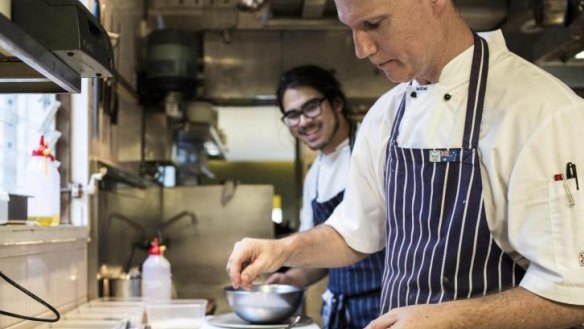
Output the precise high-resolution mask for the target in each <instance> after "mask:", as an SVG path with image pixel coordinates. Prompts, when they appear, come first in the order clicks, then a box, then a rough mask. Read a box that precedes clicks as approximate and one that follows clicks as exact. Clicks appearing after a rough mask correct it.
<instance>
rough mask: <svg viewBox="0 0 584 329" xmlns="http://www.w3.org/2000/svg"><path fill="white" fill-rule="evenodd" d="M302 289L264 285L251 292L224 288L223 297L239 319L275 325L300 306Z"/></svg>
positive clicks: (279, 285)
mask: <svg viewBox="0 0 584 329" xmlns="http://www.w3.org/2000/svg"><path fill="white" fill-rule="evenodd" d="M304 290H305V289H304V288H298V287H295V286H291V285H284V284H264V285H257V286H254V287H253V289H252V290H249V291H248V290H244V289H234V288H233V287H225V297H226V298H227V302H228V303H229V306H231V309H233V311H234V312H235V314H237V315H238V316H239V317H240V318H242V319H243V320H245V321H247V322H251V323H255V324H275V323H281V322H283V321H284V320H286V319H288V318H289V317H290V316H292V314H294V312H296V310H297V309H298V307H299V306H300V304H301V303H302V299H303V297H304Z"/></svg>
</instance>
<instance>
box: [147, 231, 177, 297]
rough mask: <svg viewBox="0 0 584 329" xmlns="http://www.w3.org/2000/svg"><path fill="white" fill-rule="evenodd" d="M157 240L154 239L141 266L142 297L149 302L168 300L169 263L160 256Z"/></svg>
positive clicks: (169, 294)
mask: <svg viewBox="0 0 584 329" xmlns="http://www.w3.org/2000/svg"><path fill="white" fill-rule="evenodd" d="M162 249H163V248H161V246H160V243H159V242H158V238H154V240H153V241H152V246H151V247H150V250H149V251H148V258H146V260H145V261H144V263H143V264H142V297H143V298H144V299H145V300H149V301H165V300H170V298H171V294H172V274H171V272H170V263H169V262H168V260H167V259H166V258H164V255H163V254H162Z"/></svg>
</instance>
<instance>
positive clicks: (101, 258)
mask: <svg viewBox="0 0 584 329" xmlns="http://www.w3.org/2000/svg"><path fill="white" fill-rule="evenodd" d="M226 192H228V191H226V190H224V186H223V185H208V186H193V187H178V188H168V189H161V188H158V187H151V188H147V189H135V188H124V187H118V188H116V189H115V190H112V191H100V193H99V196H98V201H97V206H96V213H97V214H96V218H98V221H97V225H96V226H95V227H94V228H93V230H92V235H93V239H92V240H93V242H92V243H93V244H94V250H96V258H95V259H96V260H97V261H96V263H97V264H95V265H94V266H90V267H89V268H90V271H93V274H92V273H90V274H89V276H90V278H91V277H95V276H94V275H95V274H97V272H96V271H97V269H98V268H99V266H100V265H102V264H110V265H117V266H122V267H126V265H127V264H129V265H130V266H139V265H140V264H142V262H143V261H144V260H145V259H146V256H147V255H146V251H145V250H142V249H139V248H134V252H133V253H132V248H133V247H135V246H136V245H137V244H140V243H143V242H144V241H147V239H149V238H152V237H153V236H154V235H155V234H157V233H160V234H161V236H162V238H163V239H164V241H165V243H166V244H167V251H166V254H165V256H166V257H167V258H168V260H169V261H170V263H171V265H172V274H173V284H174V286H175V288H176V295H177V297H179V298H210V299H214V300H215V301H216V302H217V313H224V312H229V311H230V309H229V306H228V305H227V303H226V302H225V299H224V296H223V287H224V286H226V285H227V284H228V283H229V279H228V278H227V275H226V273H225V265H226V262H227V257H228V256H229V254H230V253H231V250H232V248H233V245H234V244H235V242H236V241H238V240H240V239H242V238H243V237H256V238H273V237H274V226H273V223H272V221H271V214H272V196H273V194H274V188H273V186H271V185H239V186H237V187H236V188H235V190H234V192H233V194H232V196H231V198H230V199H229V200H228V201H226V200H227V199H228V198H227V197H226V194H225V193H226ZM183 212H188V213H192V214H194V217H195V219H193V217H191V216H181V217H177V219H176V220H172V223H170V222H169V219H171V218H173V217H176V215H179V214H181V213H183ZM140 227H141V228H143V230H142V229H140ZM96 241H97V243H95V242H96ZM90 262H91V261H90ZM90 284H92V285H96V284H97V282H96V281H95V280H93V282H90ZM90 290H91V289H90ZM94 291H95V290H94ZM93 297H95V296H93Z"/></svg>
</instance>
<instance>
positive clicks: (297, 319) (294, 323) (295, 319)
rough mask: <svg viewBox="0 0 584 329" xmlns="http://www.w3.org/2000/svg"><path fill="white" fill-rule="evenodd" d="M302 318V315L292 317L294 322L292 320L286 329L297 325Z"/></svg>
mask: <svg viewBox="0 0 584 329" xmlns="http://www.w3.org/2000/svg"><path fill="white" fill-rule="evenodd" d="M300 319H302V316H301V315H297V316H296V317H294V318H293V319H292V322H290V324H289V325H288V327H286V329H292V328H293V327H295V326H296V325H297V324H298V322H300Z"/></svg>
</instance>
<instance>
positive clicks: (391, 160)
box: [381, 35, 525, 313]
mask: <svg viewBox="0 0 584 329" xmlns="http://www.w3.org/2000/svg"><path fill="white" fill-rule="evenodd" d="M487 64H488V46H487V44H486V41H484V40H483V39H482V38H479V37H478V36H477V35H475V52H474V55H473V64H472V69H471V82H470V85H469V97H468V104H467V113H466V122H465V130H464V137H463V141H462V145H463V148H461V149H457V150H458V158H457V159H456V161H454V162H449V161H436V160H435V159H431V152H436V150H428V149H407V148H401V147H399V146H398V144H397V136H398V133H399V125H400V122H401V119H402V118H403V115H404V113H405V95H404V97H403V99H402V102H401V104H400V107H399V110H398V113H397V115H396V120H395V122H394V124H393V127H392V132H391V135H390V142H389V144H388V151H387V162H386V171H385V189H386V191H385V193H386V196H387V202H388V207H387V218H388V222H387V230H386V241H387V243H386V250H388V252H387V254H386V260H385V264H386V266H385V271H384V274H383V291H382V296H381V299H382V312H383V313H385V312H387V311H389V310H390V309H392V308H395V307H401V306H407V305H414V304H427V303H440V302H443V301H448V300H455V299H461V298H470V297H473V296H481V295H485V294H487V293H491V292H497V291H502V290H505V289H508V288H510V287H515V286H517V285H518V283H519V281H520V280H521V278H522V277H523V274H524V273H525V271H524V269H523V268H521V267H520V266H518V264H517V263H516V262H514V261H513V260H512V259H511V258H510V257H509V256H508V255H506V254H505V253H504V252H503V251H502V250H501V249H500V248H499V247H498V246H497V244H496V243H495V242H494V240H493V238H492V236H491V233H490V231H489V228H488V225H487V220H486V214H485V210H484V203H483V195H482V182H481V175H480V163H479V161H480V159H479V157H478V154H477V145H478V136H479V131H480V122H481V118H482V108H483V104H484V94H485V89H486V88H485V86H486V78H487V75H488V65H487ZM450 150H453V149H450ZM444 151H449V150H444Z"/></svg>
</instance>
